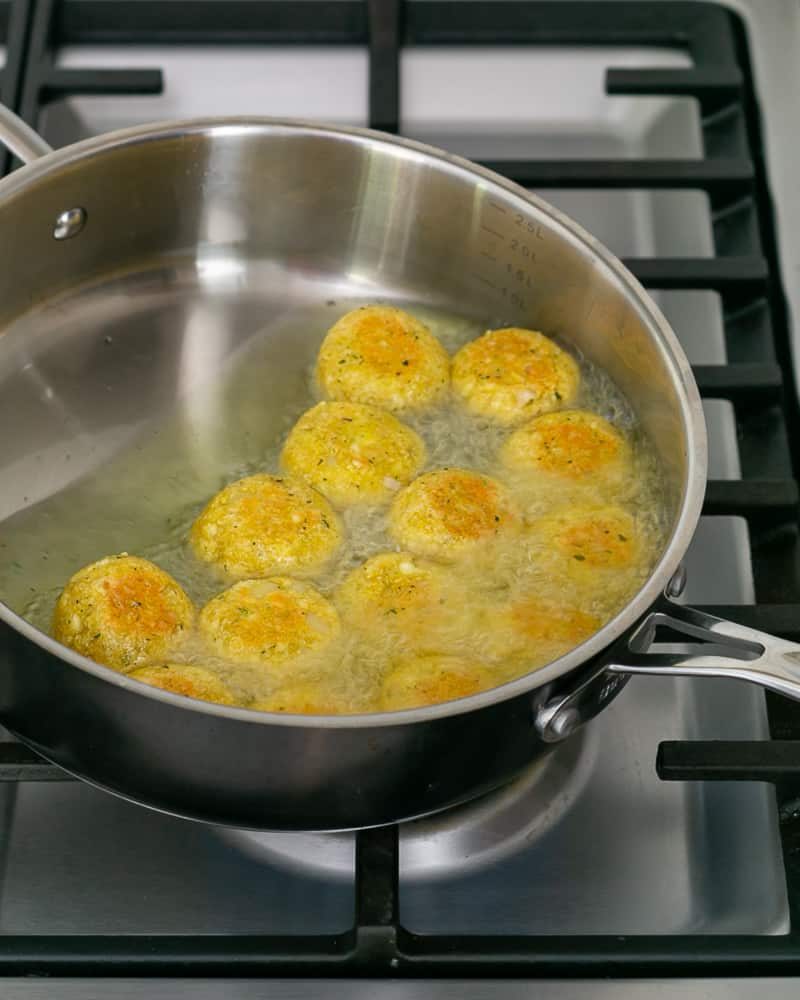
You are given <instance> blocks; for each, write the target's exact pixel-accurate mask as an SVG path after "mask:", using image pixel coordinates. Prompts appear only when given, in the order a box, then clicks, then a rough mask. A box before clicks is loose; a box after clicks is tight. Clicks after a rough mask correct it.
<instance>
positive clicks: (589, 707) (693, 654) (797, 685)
mask: <svg viewBox="0 0 800 1000" xmlns="http://www.w3.org/2000/svg"><path fill="white" fill-rule="evenodd" d="M659 629H668V630H669V631H670V632H671V633H672V634H673V636H677V637H678V638H677V641H679V642H681V644H682V645H685V644H686V640H687V639H688V640H689V649H688V650H684V651H675V650H671V651H666V650H664V648H663V645H664V644H663V643H661V642H660V640H659V638H658V630H659ZM675 642H676V639H675V638H673V640H672V645H674V644H675ZM659 647H660V648H659ZM630 674H654V675H661V676H663V675H668V676H671V677H728V678H730V679H732V680H742V681H750V682H751V683H752V684H759V685H760V686H761V687H763V688H766V689H767V690H769V691H776V692H778V694H782V695H786V696H787V697H789V698H794V699H795V700H798V701H800V645H798V644H797V643H793V642H788V641H787V640H785V639H778V638H777V637H776V636H774V635H769V634H768V633H767V632H759V631H758V630H757V629H753V628H747V626H745V625H738V624H736V623H735V622H729V621H725V620H724V619H723V618H715V617H714V616H713V615H707V614H705V613H704V612H702V611H697V610H696V609H695V608H687V607H685V606H684V605H682V604H677V603H676V602H675V601H673V600H670V598H669V597H667V596H664V597H662V598H661V600H660V601H659V603H658V604H657V605H656V607H655V608H654V609H653V610H652V611H651V612H650V613H649V614H648V615H647V616H646V617H645V618H644V620H643V621H642V622H640V623H639V625H638V626H637V628H636V629H635V630H634V631H633V632H631V633H628V634H627V635H626V636H624V637H623V638H622V639H620V640H619V641H618V642H617V643H616V644H615V645H614V646H612V647H611V649H610V650H609V651H608V654H607V658H606V659H605V660H604V661H603V662H598V663H597V664H595V665H594V666H593V667H592V668H591V669H590V670H589V671H588V672H586V673H585V674H584V675H583V676H582V677H580V678H579V679H578V682H577V683H576V684H574V685H573V686H572V687H570V688H569V689H568V690H566V691H562V692H560V693H559V694H558V695H556V696H555V697H553V698H551V699H550V700H549V701H547V702H546V703H545V704H544V705H542V706H541V707H540V708H539V709H538V711H537V714H536V718H535V726H536V730H537V732H538V734H539V736H540V737H541V738H542V739H543V740H545V742H547V743H557V742H559V741H560V740H563V739H566V737H567V736H569V735H570V734H571V733H572V732H574V730H575V729H576V728H577V727H578V726H579V725H580V724H581V723H583V722H586V721H587V720H588V719H591V718H592V717H593V716H595V715H596V714H597V713H598V712H599V711H600V710H601V709H602V708H603V707H605V705H606V704H607V703H608V702H609V701H610V700H611V698H612V697H613V696H614V695H616V694H617V693H618V692H619V690H620V688H621V687H622V686H623V685H624V684H625V682H626V680H627V678H628V675H630Z"/></svg>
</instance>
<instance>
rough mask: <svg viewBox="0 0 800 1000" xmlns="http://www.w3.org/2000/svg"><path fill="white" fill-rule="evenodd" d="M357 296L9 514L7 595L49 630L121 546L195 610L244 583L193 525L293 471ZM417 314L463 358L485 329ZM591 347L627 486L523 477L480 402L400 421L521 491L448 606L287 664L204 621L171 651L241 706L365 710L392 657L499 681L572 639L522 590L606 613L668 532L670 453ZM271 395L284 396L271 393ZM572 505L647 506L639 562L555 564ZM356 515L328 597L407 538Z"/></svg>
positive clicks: (588, 369)
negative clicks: (333, 347)
mask: <svg viewBox="0 0 800 1000" xmlns="http://www.w3.org/2000/svg"><path fill="white" fill-rule="evenodd" d="M348 308H350V305H349V304H348V303H343V302H338V303H337V304H336V308H335V309H330V308H329V309H328V310H327V311H325V312H320V311H319V310H318V311H316V312H315V313H312V314H311V315H309V316H307V317H304V318H303V320H304V321H303V322H298V321H295V322H293V323H292V324H291V334H290V335H291V339H292V345H293V346H292V350H291V351H290V352H287V351H282V352H280V355H279V358H278V360H279V361H280V369H279V375H278V379H277V381H276V377H275V371H276V368H275V362H276V356H275V350H274V345H273V347H270V338H271V339H272V340H274V336H273V333H274V332H273V331H265V333H267V334H268V337H262V338H255V339H254V342H252V343H251V345H250V346H249V347H248V348H246V349H244V350H241V351H240V352H239V354H238V356H236V357H234V359H233V361H232V363H231V364H230V365H229V367H228V369H227V370H226V371H225V372H223V374H222V377H221V378H219V379H218V380H217V381H216V384H215V385H214V386H213V387H212V388H210V389H209V388H208V387H206V388H204V389H201V390H198V392H197V393H195V394H191V393H190V394H189V396H188V397H187V398H186V399H185V400H184V401H182V403H181V405H180V406H179V407H178V408H177V411H176V412H175V413H174V414H173V415H172V416H171V417H169V418H167V419H164V420H160V421H159V422H158V426H157V427H151V428H149V429H148V431H147V433H146V434H144V435H143V437H142V440H138V441H137V442H136V443H135V444H134V445H132V446H131V447H128V448H126V449H124V450H122V451H121V452H120V453H119V454H118V455H117V456H116V457H115V458H114V459H113V460H112V461H111V462H109V463H107V464H105V465H104V466H102V467H101V468H99V469H97V470H95V471H93V472H92V473H91V474H90V475H89V476H87V477H85V478H84V479H82V480H81V481H79V482H78V483H77V484H75V485H74V486H71V487H69V488H68V489H66V490H64V491H62V492H60V493H58V494H56V495H54V496H53V497H51V498H49V499H47V500H44V501H42V502H41V503H39V504H37V505H35V506H34V507H33V508H30V509H28V510H26V511H23V512H22V513H21V514H17V515H14V516H13V517H12V518H10V519H8V520H7V521H6V522H5V523H4V524H3V525H2V541H3V544H4V546H5V551H4V558H3V560H2V569H1V570H0V574H1V575H0V593H1V594H2V596H3V598H4V600H6V602H7V603H8V604H10V606H11V607H12V608H14V609H15V610H17V611H19V612H20V613H22V614H23V615H24V616H25V617H26V618H28V619H29V620H30V621H31V622H32V623H33V624H35V625H37V626H38V627H39V628H42V629H44V630H48V629H49V628H50V624H51V620H52V613H53V607H54V604H55V600H56V598H57V596H58V593H59V592H60V589H61V587H62V586H63V584H64V583H65V582H66V580H67V579H68V578H69V576H71V575H72V573H74V572H75V571H76V570H77V569H78V568H80V566H82V565H84V564H86V563H88V562H91V561H93V560H95V559H98V558H100V557H102V556H104V555H109V554H112V553H116V552H121V551H128V552H131V553H133V554H136V555H141V556H144V557H146V558H148V559H151V560H152V561H153V562H155V563H157V564H158V565H159V566H161V567H162V568H163V569H165V570H166V571H167V572H169V573H171V574H172V575H173V576H175V577H176V579H177V580H178V581H179V582H180V583H181V584H182V585H183V587H184V588H185V589H186V591H187V592H188V594H189V595H190V597H191V598H192V600H193V601H194V602H195V604H196V605H197V606H198V607H200V606H202V604H204V603H205V602H206V601H207V600H208V599H209V598H210V597H212V596H213V595H215V594H216V593H219V592H220V591H221V590H223V589H224V588H225V586H226V585H227V583H228V582H229V581H225V580H223V579H221V578H220V577H219V576H218V575H216V574H215V573H214V572H213V571H212V570H211V569H209V567H208V566H206V565H204V564H201V563H200V562H199V561H198V560H197V559H195V558H194V556H193V555H192V552H191V549H190V547H189V546H188V544H187V537H188V533H189V529H190V527H191V524H192V522H193V521H194V519H195V517H196V516H197V514H198V513H199V511H200V510H201V509H202V507H203V505H204V504H205V503H206V502H207V500H208V499H209V498H210V496H211V495H213V493H214V492H216V491H217V490H218V489H220V488H221V487H222V486H223V485H224V484H225V483H228V482H231V481H233V480H234V479H237V478H240V477H241V476H245V475H250V474H252V473H255V472H272V473H276V472H278V471H279V468H280V465H279V456H280V449H281V446H282V443H283V441H284V439H285V437H286V434H287V433H288V431H289V429H290V428H291V426H292V425H293V423H294V421H295V420H296V419H297V417H298V416H299V415H300V414H301V413H302V412H304V411H305V410H306V409H308V408H309V407H310V406H312V405H314V404H315V403H316V402H317V401H318V399H319V395H318V392H317V391H316V387H315V385H314V379H313V365H314V359H315V356H316V352H317V350H318V347H319V345H320V343H321V341H322V338H323V337H324V335H325V332H326V330H327V328H328V326H329V325H330V323H331V322H332V321H333V319H335V318H336V317H338V316H339V315H341V314H342V313H344V312H345V311H347V309H348ZM413 312H414V314H415V315H417V316H418V317H419V318H420V319H422V320H423V321H424V322H425V323H427V324H428V326H429V327H430V329H431V330H432V332H433V333H434V334H435V335H436V336H437V337H438V338H439V340H440V341H441V342H442V343H443V344H444V346H445V347H446V349H447V350H448V351H449V352H450V353H451V354H452V353H454V352H455V351H456V350H457V349H458V348H459V347H460V346H462V345H463V344H464V343H466V342H468V341H469V340H471V339H473V338H474V337H476V336H478V335H480V334H481V333H482V332H483V328H482V327H481V326H480V325H479V324H476V323H474V322H472V321H468V320H465V319H463V318H461V317H458V316H455V315H452V314H447V313H444V312H439V311H433V310H430V309H423V308H414V309H413ZM287 330H289V326H287ZM288 335H289V334H288V333H287V336H288ZM579 360H580V366H581V374H582V383H581V391H580V397H579V399H578V400H577V401H576V402H575V404H574V405H575V406H576V407H577V406H579V407H582V408H585V409H588V410H592V411H593V412H595V413H598V414H600V415H601V416H604V417H605V418H606V419H608V420H610V421H611V422H612V423H613V424H614V425H615V426H616V427H617V428H618V429H619V430H621V431H622V432H623V433H624V434H625V436H626V438H627V440H628V441H629V443H630V446H631V462H630V469H629V472H628V474H627V475H625V476H624V477H622V478H621V479H619V480H618V481H615V482H613V483H608V482H603V481H601V480H597V479H595V480H593V481H591V482H589V483H588V484H587V485H570V484H569V483H565V481H564V479H563V478H561V477H554V476H542V475H539V476H536V477H532V476H531V475H530V474H520V473H516V472H515V473H512V472H510V471H509V470H507V469H505V468H503V467H502V465H501V464H500V462H499V460H498V451H499V449H500V447H501V445H502V443H503V442H504V441H505V439H506V438H507V436H508V435H509V434H510V433H511V431H510V430H509V429H508V428H503V427H498V426H496V425H493V424H490V423H489V422H487V421H485V420H481V419H477V418H475V417H473V416H471V415H469V414H468V413H466V412H465V411H464V410H463V409H462V408H461V407H459V406H457V405H455V404H454V403H453V402H452V400H448V401H447V404H446V405H442V406H439V407H437V408H435V409H433V410H431V411H429V412H425V413H422V414H419V415H414V416H407V417H403V418H402V419H404V420H406V422H407V423H409V424H410V425H411V426H412V427H413V428H414V429H415V430H416V431H417V432H418V433H419V434H420V435H421V436H422V438H423V440H424V441H425V443H426V447H427V453H428V454H427V463H426V466H425V469H426V470H430V469H435V468H441V467H443V466H450V467H452V466H457V467H462V468H467V469H473V470H476V471H479V472H482V473H485V474H487V475H490V476H493V477H495V478H497V479H498V480H500V481H501V483H503V484H504V485H505V486H506V487H507V489H508V490H509V491H510V492H511V493H512V495H513V497H514V499H515V501H516V503H517V505H518V508H519V512H520V519H519V525H518V529H517V530H516V531H514V532H511V533H510V534H509V535H508V536H507V537H506V538H505V539H502V540H499V541H493V542H492V544H491V546H487V547H486V548H485V549H484V550H483V551H478V552H476V553H475V555H474V556H473V557H470V558H469V559H467V560H465V561H464V562H463V563H460V564H459V565H458V566H457V567H453V568H452V569H451V570H450V571H448V580H449V581H450V582H449V583H448V586H447V587H446V588H445V591H444V594H443V596H442V602H443V603H442V604H441V605H440V606H439V607H438V608H436V609H433V610H432V611H431V613H430V614H428V615H427V616H426V617H424V618H423V619H422V620H421V621H419V620H418V621H412V622H410V623H409V624H407V625H406V626H404V627H400V626H397V627H395V626H394V625H393V623H390V622H388V621H386V622H384V621H380V620H370V621H366V622H363V623H362V624H361V625H359V626H355V627H354V626H352V625H349V624H347V623H346V624H345V627H343V629H342V635H341V637H340V638H339V639H338V640H336V642H335V643H334V644H333V645H332V646H328V647H327V648H326V649H325V650H324V652H322V653H318V654H310V655H306V656H304V657H301V658H300V659H298V660H296V661H294V662H292V663H291V664H288V665H285V666H283V667H277V668H269V669H267V668H264V667H263V666H254V665H246V664H234V663H230V662H224V661H222V660H220V659H219V658H218V657H216V656H214V655H212V654H211V652H210V651H209V650H208V649H206V648H204V647H203V645H202V642H201V641H200V639H199V637H198V636H196V635H195V636H193V637H192V638H191V639H190V641H189V642H188V643H187V644H186V645H185V646H184V647H183V648H182V649H181V650H180V651H179V652H177V653H176V655H175V656H174V657H172V660H174V661H175V662H188V663H196V664H203V665H206V666H209V667H211V668H213V669H215V670H216V671H218V672H219V673H220V675H221V676H222V677H223V678H224V679H225V680H226V681H227V683H228V684H229V685H230V686H231V688H232V689H233V691H234V693H235V694H236V695H237V696H238V697H239V698H241V699H242V700H243V701H244V702H247V701H249V700H251V699H256V700H258V699H260V698H264V697H266V696H268V695H269V694H270V693H271V692H273V691H275V690H276V689H279V688H281V687H283V686H285V685H287V684H289V683H292V682H294V681H305V680H310V681H312V682H314V683H319V684H320V685H321V686H322V687H323V688H324V689H325V691H326V692H327V696H328V697H329V698H330V700H331V701H332V703H334V704H336V705H337V707H338V708H339V710H341V711H349V712H358V711H368V710H374V709H375V708H376V707H377V698H378V694H379V691H380V685H381V681H382V678H383V677H384V675H385V673H386V670H387V668H388V666H389V665H390V664H391V663H392V662H393V661H395V660H396V659H397V658H398V657H402V656H403V655H406V654H408V655H413V654H416V653H442V652H444V653H454V654H458V655H463V656H467V657H470V658H475V659H478V660H480V661H481V662H483V663H484V664H485V665H486V666H487V667H488V669H489V670H490V671H491V674H492V676H493V677H494V678H495V680H496V682H497V683H501V682H503V681H506V680H508V679H510V678H512V677H515V676H519V675H520V674H524V673H526V672H528V671H529V670H531V669H534V668H536V667H538V666H541V665H543V664H544V663H546V662H549V661H550V660H552V659H553V658H555V657H556V656H558V655H560V654H561V653H563V652H565V651H566V650H567V649H568V648H570V647H571V646H572V645H574V644H575V643H574V641H567V640H564V639H563V638H562V639H558V638H555V639H553V638H547V637H546V638H544V639H543V640H540V641H536V642H533V641H531V642H527V641H523V642H520V641H518V637H516V638H515V639H514V641H513V642H508V641H507V636H508V634H509V628H510V626H509V622H510V621H512V622H513V616H512V617H509V615H510V609H513V608H514V607H515V605H516V604H517V603H518V602H519V601H524V600H528V601H530V600H534V601H535V602H539V603H541V605H542V606H544V607H548V606H551V605H552V606H554V607H559V606H563V605H564V604H565V602H566V603H568V604H569V605H570V606H573V607H575V608H578V609H580V610H581V611H582V612H583V613H585V614H588V615H590V616H591V617H592V618H593V619H595V620H596V621H597V622H598V623H599V624H602V623H604V622H605V621H608V620H609V619H610V618H611V617H612V616H613V615H614V614H615V613H616V611H618V610H619V609H620V608H621V607H622V606H623V605H624V604H625V603H626V602H627V601H628V600H629V599H630V598H631V597H632V596H633V594H634V593H635V592H636V590H637V589H638V588H639V586H640V585H641V583H642V582H643V581H644V580H645V579H646V577H647V575H648V573H649V571H650V569H651V567H652V565H653V563H654V561H655V559H656V557H657V555H658V553H659V551H660V548H661V545H662V543H663V540H664V537H665V531H666V524H665V520H664V519H665V512H664V505H663V503H662V502H660V499H659V496H660V492H661V478H660V472H659V468H658V462H657V460H656V457H655V454H654V450H653V448H652V447H651V446H650V445H649V443H648V441H647V439H646V438H645V437H644V435H643V434H642V432H641V430H640V428H639V427H638V426H637V423H636V420H635V416H634V414H633V413H632V411H631V410H630V408H629V407H628V405H627V404H626V402H625V400H624V399H623V398H622V396H621V395H620V393H619V392H618V390H617V389H616V387H615V386H614V384H613V382H612V381H611V379H610V378H609V377H608V376H607V375H606V374H605V373H604V372H602V371H600V370H598V369H597V368H595V367H594V366H592V365H591V364H590V363H589V362H587V361H586V360H585V359H579ZM278 382H279V383H280V384H279V385H278ZM273 390H274V391H273ZM275 393H277V394H278V397H279V404H280V405H277V404H276V403H275V400H274V396H275ZM281 393H282V395H281ZM270 398H272V403H271V404H270V403H267V402H266V401H267V400H269V399H270ZM165 469H167V470H169V472H168V473H167V474H166V475H165V472H164V470H165ZM124 497H127V498H128V499H127V500H125V499H124ZM575 504H579V505H582V506H586V507H588V508H591V507H595V506H598V505H608V504H620V505H623V506H624V507H625V508H626V509H627V510H630V511H631V512H633V513H634V515H635V518H636V525H637V533H638V536H639V540H640V543H639V547H638V550H637V552H636V557H635V558H634V560H633V562H632V564H631V565H628V566H624V567H621V568H615V569H614V570H613V573H612V572H610V571H608V570H602V571H598V572H597V573H595V574H591V573H585V574H580V573H577V574H566V575H565V574H564V573H562V572H560V571H556V572H554V568H553V564H552V563H551V562H550V561H548V560H547V559H542V558H540V557H539V554H538V553H537V551H536V550H535V549H532V548H531V546H529V545H527V544H525V542H524V539H525V538H526V537H527V526H528V525H530V524H534V523H536V521H537V520H538V519H539V518H541V517H545V516H547V515H548V513H549V512H551V511H553V510H556V509H559V508H561V507H564V506H569V505H575ZM341 516H342V520H343V523H344V527H345V542H344V544H343V546H342V547H341V549H340V550H339V551H338V552H337V554H336V556H335V559H334V560H333V562H332V564H331V565H329V566H328V567H326V568H325V570H324V571H322V572H321V573H319V574H317V575H316V577H314V578H311V582H313V583H314V585H315V586H317V587H318V588H319V589H320V590H321V591H322V592H323V593H324V594H325V595H326V596H329V597H332V596H334V595H335V592H336V589H337V587H338V585H339V584H340V583H341V582H342V580H343V579H344V577H345V576H346V575H347V573H348V572H350V571H351V570H353V569H354V568H355V567H357V566H359V565H360V564H361V563H363V561H364V560H365V559H367V558H369V557H370V556H372V555H375V554H377V553H380V552H385V551H396V550H397V545H396V543H395V542H394V541H393V539H392V538H391V537H390V536H389V534H388V533H387V530H386V509H385V508H375V507H371V508H365V507H351V508H349V509H347V510H345V511H344V512H342V514H341ZM31 552H34V553H50V554H51V557H50V559H49V560H47V561H45V562H43V561H41V560H39V559H36V558H33V559H32V558H31ZM306 579H309V578H306Z"/></svg>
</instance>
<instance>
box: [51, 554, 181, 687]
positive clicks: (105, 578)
mask: <svg viewBox="0 0 800 1000" xmlns="http://www.w3.org/2000/svg"><path fill="white" fill-rule="evenodd" d="M193 620H194V607H193V606H192V602H191V601H190V600H189V598H188V597H187V596H186V594H185V593H184V590H183V588H182V587H181V585H180V584H179V583H178V582H177V581H176V580H174V579H173V578H172V577H171V576H170V575H169V573H165V572H164V570H162V569H160V568H159V567H158V566H156V565H155V564H154V563H152V562H150V561H149V560H147V559H141V558H139V557H138V556H131V555H128V554H127V553H126V552H123V553H122V554H121V555H117V556H108V557H107V558H105V559H100V560H99V561H98V562H94V563H91V564H90V565H88V566H84V567H83V569H80V570H78V572H77V573H76V574H75V575H74V576H73V577H72V578H71V579H70V580H69V582H68V583H67V585H66V587H65V588H64V590H63V591H62V592H61V595H60V596H59V598H58V601H57V602H56V607H55V612H54V615H53V635H54V637H55V638H56V639H58V641H59V642H62V643H64V645H65V646H69V647H70V648H72V649H74V650H76V652H78V653H82V654H83V655H84V656H88V657H89V658H90V659H92V660H95V661H96V662H97V663H102V664H105V666H107V667H113V668H114V669H116V670H128V669H130V668H131V667H135V666H138V665H139V664H142V663H145V662H146V661H148V660H152V659H155V658H160V657H164V656H165V655H166V654H167V653H169V652H170V651H171V650H173V649H175V648H176V647H177V646H179V645H180V644H181V643H182V642H183V641H184V639H186V637H187V636H188V635H189V632H190V630H191V627H192V623H193Z"/></svg>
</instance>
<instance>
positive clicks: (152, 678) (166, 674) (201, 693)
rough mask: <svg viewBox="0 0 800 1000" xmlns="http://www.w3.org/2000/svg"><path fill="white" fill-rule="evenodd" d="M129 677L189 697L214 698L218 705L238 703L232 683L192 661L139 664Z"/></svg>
mask: <svg viewBox="0 0 800 1000" xmlns="http://www.w3.org/2000/svg"><path fill="white" fill-rule="evenodd" d="M128 676H129V677H133V678H134V679H135V680H137V681H141V682H142V683H143V684H150V685H151V686H152V687H157V688H161V689H162V691H171V692H172V694H182V695H184V696H185V697H186V698H199V699H200V700H201V701H213V702H216V703H217V704H218V705H237V704H239V702H238V701H237V699H236V698H235V697H234V695H233V693H232V692H231V691H230V689H229V688H228V686H227V685H226V684H224V683H223V681H222V680H221V679H220V678H219V677H218V676H217V675H216V674H215V673H214V672H213V670H209V669H207V668H206V667H197V666H193V665H190V664H188V663H163V664H152V665H150V666H146V667H137V669H136V670H132V671H131V672H130V674H129V675H128Z"/></svg>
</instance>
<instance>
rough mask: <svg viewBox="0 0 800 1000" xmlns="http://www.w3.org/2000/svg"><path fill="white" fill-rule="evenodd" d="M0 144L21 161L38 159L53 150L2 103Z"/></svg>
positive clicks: (0, 111)
mask: <svg viewBox="0 0 800 1000" xmlns="http://www.w3.org/2000/svg"><path fill="white" fill-rule="evenodd" d="M0 144H2V145H3V146H5V147H6V149H8V150H10V151H11V152H12V153H13V154H14V155H15V156H17V157H19V159H20V160H22V162H23V163H30V162H31V161H32V160H38V159H39V157H40V156H46V155H47V154H48V153H52V151H53V149H52V147H51V146H49V145H48V144H47V143H46V142H45V141H44V139H43V138H42V137H41V136H40V135H39V133H38V132H34V130H33V129H32V128H31V127H30V125H28V124H27V122H24V121H23V120H22V119H21V118H20V117H19V115H15V114H14V112H13V111H12V110H11V109H10V108H7V107H6V106H5V105H4V104H0Z"/></svg>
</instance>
